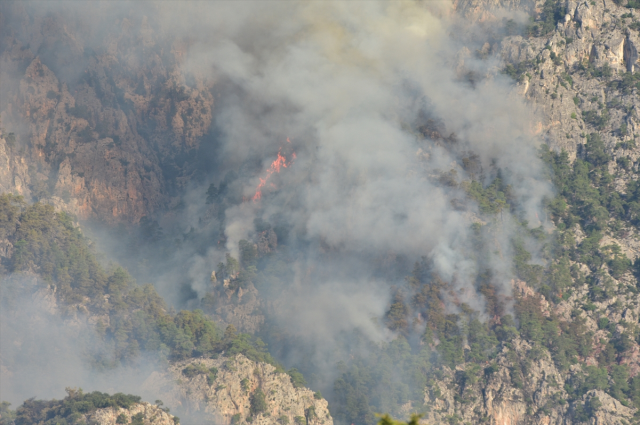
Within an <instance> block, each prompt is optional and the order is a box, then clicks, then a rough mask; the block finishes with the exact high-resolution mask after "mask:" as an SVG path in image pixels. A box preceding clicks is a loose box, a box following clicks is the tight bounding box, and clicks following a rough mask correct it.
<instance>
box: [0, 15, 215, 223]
mask: <svg viewBox="0 0 640 425" xmlns="http://www.w3.org/2000/svg"><path fill="white" fill-rule="evenodd" d="M68 18H69V17H68V16H64V13H63V12H58V13H56V12H53V13H47V14H44V15H42V14H40V13H39V12H38V11H37V10H34V8H33V7H31V5H29V4H19V3H5V4H3V5H2V8H0V22H2V27H3V30H2V34H1V36H2V49H1V50H0V72H2V74H3V78H2V80H1V81H0V93H2V102H1V103H0V117H2V122H3V125H4V127H5V129H6V131H7V133H9V132H10V133H12V134H13V136H12V138H13V142H12V144H14V145H15V147H14V149H15V150H16V151H19V152H20V155H19V157H20V158H23V159H24V160H26V162H28V163H29V167H28V168H29V170H28V173H25V170H23V169H16V168H15V166H16V165H14V166H13V168H11V169H6V168H3V173H5V174H7V175H9V174H10V175H11V178H10V180H12V182H11V185H10V186H8V188H9V189H10V190H12V191H14V192H18V193H22V194H25V195H32V196H33V197H34V199H36V200H49V199H51V198H53V199H54V200H56V202H57V203H58V204H59V205H60V206H62V207H64V209H66V210H68V211H70V212H72V213H75V214H77V215H78V216H79V217H81V218H98V219H101V220H106V221H107V222H114V221H121V220H124V221H129V222H136V221H137V220H139V219H140V217H142V216H145V215H149V214H151V213H153V212H154V211H156V210H157V209H158V208H159V207H160V206H167V205H168V204H170V203H171V202H172V199H173V197H175V196H176V190H178V189H179V188H182V187H184V185H185V184H186V182H187V181H188V180H189V179H190V178H191V177H193V173H194V172H195V171H196V170H197V168H198V159H200V160H203V159H204V158H203V157H202V155H201V152H199V148H200V142H201V140H202V138H203V137H204V136H205V135H207V134H208V131H209V128H210V125H211V120H212V108H213V96H212V94H211V86H210V85H208V83H206V82H205V81H204V80H203V79H202V78H198V77H197V76H194V75H188V76H187V75H184V74H183V72H182V71H181V66H180V64H181V61H182V60H184V54H185V52H186V50H185V49H186V47H187V46H186V45H185V44H184V43H183V42H182V41H181V40H164V39H162V37H161V35H159V34H158V33H157V32H156V31H154V29H153V28H152V27H151V25H150V24H149V22H148V21H147V17H146V16H142V17H138V18H127V17H124V18H120V19H115V18H114V19H113V20H112V21H111V22H110V24H111V26H110V30H109V33H108V34H101V35H100V36H98V35H97V34H95V33H93V32H92V29H91V28H90V27H87V26H85V25H83V24H82V22H78V21H74V20H73V19H71V20H69V19H68ZM105 19H108V18H106V16H105ZM96 37H100V42H99V43H98V44H99V45H100V47H99V48H97V49H94V47H95V46H96V43H95V42H92V41H95V38H96ZM54 51H55V52H57V53H53V52H54ZM4 151H6V148H4ZM198 153H200V155H198ZM2 154H3V153H2ZM2 154H0V155H2ZM0 157H1V156H0ZM15 161H18V162H17V163H16V164H19V163H20V160H17V159H16V160H14V162H15ZM7 178H9V177H7ZM3 183H4V180H3Z"/></svg>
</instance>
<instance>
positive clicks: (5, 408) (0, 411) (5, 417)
mask: <svg viewBox="0 0 640 425" xmlns="http://www.w3.org/2000/svg"><path fill="white" fill-rule="evenodd" d="M9 406H11V403H9V402H7V401H3V402H1V403H0V425H12V424H13V421H14V420H15V419H16V412H15V410H11V409H10V408H9Z"/></svg>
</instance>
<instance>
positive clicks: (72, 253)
mask: <svg viewBox="0 0 640 425" xmlns="http://www.w3.org/2000/svg"><path fill="white" fill-rule="evenodd" d="M0 237H1V238H3V239H7V240H8V241H9V242H10V243H12V244H13V246H14V249H13V255H12V256H11V257H10V258H6V259H3V262H2V263H1V266H2V267H3V270H4V271H5V272H11V273H20V272H27V271H37V272H38V274H39V276H40V277H41V278H42V280H43V281H44V282H43V283H44V284H45V285H51V286H54V287H55V288H56V295H57V298H58V302H59V303H60V306H61V307H62V309H63V310H64V309H65V308H69V310H70V311H72V310H73V308H74V306H75V305H77V304H82V305H85V306H86V307H87V308H88V309H89V310H90V311H91V312H92V313H95V314H99V315H103V314H107V315H109V318H110V319H109V324H110V325H109V326H108V327H107V326H105V325H104V323H102V322H99V323H98V325H97V331H98V334H99V335H100V337H101V340H102V343H103V344H104V346H103V347H102V348H103V349H101V350H96V354H94V363H95V365H96V366H98V367H100V368H111V367H115V366H117V364H118V363H131V362H134V361H136V359H137V358H138V356H139V353H140V351H141V350H145V351H150V352H156V353H158V354H159V355H161V356H164V357H166V358H168V359H175V360H179V359H186V358H190V357H200V356H206V357H215V356H217V355H218V354H219V353H221V352H225V353H226V354H227V355H231V356H232V355H235V354H239V353H242V354H244V355H246V356H247V357H248V358H250V359H251V360H255V361H263V362H267V363H271V364H275V361H274V360H273V358H272V357H271V356H270V355H269V353H268V352H267V348H266V344H264V343H263V342H262V341H261V340H260V339H258V338H256V337H253V336H250V335H247V334H238V333H237V332H236V331H235V329H234V328H233V327H231V328H228V329H227V331H226V332H225V333H224V334H223V333H222V332H220V330H219V329H218V328H217V327H216V324H215V323H214V322H213V321H212V320H211V319H209V318H208V317H206V316H205V315H204V313H203V312H202V311H200V310H195V311H181V312H179V313H177V314H175V313H171V312H169V311H168V310H169V309H168V308H167V306H166V304H165V303H164V301H163V300H162V298H160V296H159V295H158V294H157V292H156V291H155V289H154V287H153V286H152V285H144V286H139V285H137V284H136V283H135V281H133V279H132V278H131V277H130V276H129V274H128V273H127V272H126V271H125V270H124V269H122V268H121V267H118V266H112V267H110V268H109V269H108V270H105V269H104V268H103V267H102V266H101V265H100V263H99V262H98V260H97V258H96V255H95V253H94V252H93V250H92V249H91V248H90V247H89V244H88V242H87V240H86V238H85V237H84V236H83V235H82V234H81V233H80V231H79V230H78V228H77V227H76V226H75V225H74V223H73V218H72V217H71V216H69V215H68V214H65V213H56V212H55V211H54V209H53V207H51V206H50V205H44V204H40V203H35V204H32V205H27V204H26V203H25V202H24V200H23V199H22V198H20V197H17V196H14V195H0ZM107 300H108V301H107ZM2 302H3V305H4V306H5V307H6V308H12V307H11V306H12V302H13V301H12V298H11V293H10V292H6V293H3V298H2ZM98 353H102V354H98Z"/></svg>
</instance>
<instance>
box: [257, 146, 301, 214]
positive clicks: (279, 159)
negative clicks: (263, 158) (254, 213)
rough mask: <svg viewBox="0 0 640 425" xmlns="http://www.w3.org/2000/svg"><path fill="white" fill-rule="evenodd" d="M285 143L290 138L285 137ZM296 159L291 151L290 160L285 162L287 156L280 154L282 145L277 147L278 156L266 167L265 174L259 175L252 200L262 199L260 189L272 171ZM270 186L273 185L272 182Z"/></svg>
mask: <svg viewBox="0 0 640 425" xmlns="http://www.w3.org/2000/svg"><path fill="white" fill-rule="evenodd" d="M287 143H291V140H289V138H288V137H287ZM295 159H296V153H295V152H292V153H291V161H289V162H287V158H286V157H285V156H284V155H282V147H280V149H278V157H277V158H276V159H275V161H273V162H272V163H271V166H270V167H269V168H268V169H267V175H266V176H265V177H264V178H261V177H259V178H258V179H259V180H260V183H258V187H257V188H256V193H255V195H253V202H259V201H260V199H262V189H263V188H264V186H265V185H266V184H267V181H269V179H270V178H271V176H272V175H273V174H274V173H279V172H280V170H281V169H282V168H287V167H289V166H290V165H291V164H293V161H295ZM270 186H272V187H275V185H274V184H273V183H271V184H270Z"/></svg>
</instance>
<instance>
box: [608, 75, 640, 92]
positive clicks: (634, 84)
mask: <svg viewBox="0 0 640 425" xmlns="http://www.w3.org/2000/svg"><path fill="white" fill-rule="evenodd" d="M618 75H621V76H622V78H621V79H620V80H613V81H610V82H609V83H608V84H607V85H608V87H610V88H612V89H615V90H618V91H619V92H620V93H621V94H624V95H628V94H631V93H632V92H633V89H640V72H636V73H631V72H625V73H621V74H618Z"/></svg>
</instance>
